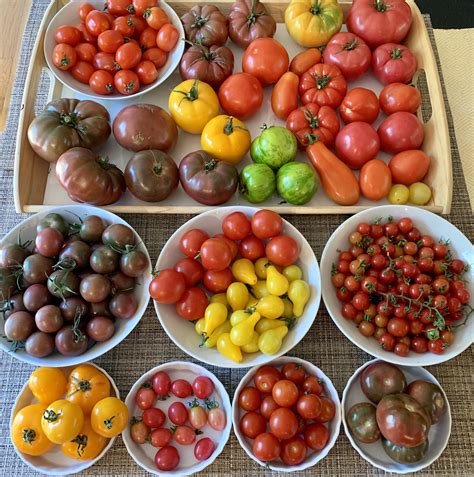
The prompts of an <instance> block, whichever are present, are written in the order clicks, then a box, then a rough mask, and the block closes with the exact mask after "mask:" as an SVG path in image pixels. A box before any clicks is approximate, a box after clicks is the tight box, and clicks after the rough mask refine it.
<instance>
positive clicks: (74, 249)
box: [59, 235, 91, 270]
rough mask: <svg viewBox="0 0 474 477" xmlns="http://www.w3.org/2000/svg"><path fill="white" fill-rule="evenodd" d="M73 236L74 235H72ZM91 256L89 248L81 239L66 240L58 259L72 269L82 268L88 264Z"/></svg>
mask: <svg viewBox="0 0 474 477" xmlns="http://www.w3.org/2000/svg"><path fill="white" fill-rule="evenodd" d="M73 237H76V236H75V235H73ZM90 256H91V248H90V246H89V245H87V244H86V243H85V242H83V241H82V240H75V241H73V242H71V241H68V242H67V243H66V244H65V245H64V247H63V249H62V250H61V253H60V254H59V259H60V260H61V261H65V262H66V263H69V264H70V266H69V268H73V269H74V270H83V269H84V268H86V267H87V266H88V265H89V258H90Z"/></svg>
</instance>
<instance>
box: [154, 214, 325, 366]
mask: <svg viewBox="0 0 474 477" xmlns="http://www.w3.org/2000/svg"><path fill="white" fill-rule="evenodd" d="M155 269H156V270H157V275H156V277H155V278H154V279H153V280H152V281H151V283H150V294H151V296H152V298H153V299H154V301H155V310H156V313H157V315H158V318H159V320H160V322H161V325H162V326H163V328H164V330H165V331H166V333H167V334H168V336H169V337H170V338H171V339H172V340H173V341H174V343H175V344H176V345H177V346H178V347H179V348H181V349H182V350H183V351H184V352H186V353H187V354H189V355H190V356H192V357H194V358H195V359H198V360H200V361H203V362H205V363H208V364H211V365H213V366H219V367H226V368H244V367H250V366H255V365H261V364H264V363H267V362H269V361H271V360H272V359H275V358H277V357H279V356H282V355H283V354H285V353H287V352H288V351H289V350H291V349H292V348H293V347H294V346H296V345H297V344H298V343H299V342H300V341H301V340H302V339H303V337H304V336H305V335H306V333H307V332H308V330H309V329H310V327H311V326H312V324H313V321H314V320H315V317H316V315H317V312H318V309H319V304H320V300H321V277H320V273H319V267H318V262H317V260H316V257H315V255H314V252H313V250H312V249H311V247H310V245H309V244H308V242H307V241H306V239H305V238H304V237H303V235H302V234H301V233H300V232H299V231H298V230H297V229H296V228H295V227H294V226H293V225H291V224H290V223H289V222H287V221H286V220H284V219H282V218H281V217H280V216H279V215H278V214H276V213H275V212H272V211H269V210H264V209H257V208H254V207H240V206H235V207H222V208H218V209H214V210H210V211H208V212H205V213H203V214H201V215H198V216H197V217H194V218H193V219H191V220H189V221H188V222H187V223H185V224H184V225H182V226H181V227H180V228H179V229H178V230H177V231H176V232H175V233H174V234H173V235H172V236H171V238H170V239H169V240H168V242H167V243H166V244H165V246H164V247H163V250H162V251H161V253H160V256H159V258H158V261H157V264H156V267H155Z"/></svg>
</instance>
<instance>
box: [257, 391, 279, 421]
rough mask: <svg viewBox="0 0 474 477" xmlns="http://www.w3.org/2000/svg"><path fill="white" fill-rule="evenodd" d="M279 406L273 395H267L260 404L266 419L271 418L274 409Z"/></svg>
mask: <svg viewBox="0 0 474 477" xmlns="http://www.w3.org/2000/svg"><path fill="white" fill-rule="evenodd" d="M278 408H279V406H278V404H277V403H276V402H275V400H274V399H273V398H272V396H266V397H265V398H264V399H263V401H262V403H261V404H260V412H261V414H262V416H263V417H264V418H265V419H267V420H268V419H270V416H271V415H272V413H273V411H276V410H277V409H278Z"/></svg>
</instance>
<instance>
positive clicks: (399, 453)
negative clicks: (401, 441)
mask: <svg viewBox="0 0 474 477" xmlns="http://www.w3.org/2000/svg"><path fill="white" fill-rule="evenodd" d="M382 445H383V449H384V451H385V452H386V453H387V455H388V456H389V457H390V458H391V459H393V460H394V461H395V462H400V463H401V464H408V465H410V464H415V463H416V462H419V461H420V460H421V459H423V457H424V456H425V455H426V452H427V451H428V447H429V443H428V439H426V440H425V441H424V442H422V443H421V444H420V445H419V446H416V447H403V446H397V445H396V444H394V443H393V442H390V441H389V440H388V439H385V438H382Z"/></svg>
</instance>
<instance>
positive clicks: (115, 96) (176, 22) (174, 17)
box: [43, 0, 185, 101]
mask: <svg viewBox="0 0 474 477" xmlns="http://www.w3.org/2000/svg"><path fill="white" fill-rule="evenodd" d="M74 3H75V2H74V1H69V2H66V3H65V4H64V5H63V6H62V7H61V8H60V9H59V10H58V11H57V12H56V13H55V15H54V16H53V18H52V19H51V21H50V22H49V24H48V26H47V28H46V32H45V35H44V41H43V54H44V58H45V61H46V64H47V67H48V69H49V70H50V71H51V72H52V74H53V75H54V77H55V78H56V80H57V81H59V82H60V83H61V84H62V85H63V86H66V87H67V88H69V89H71V90H72V91H74V93H75V94H80V95H84V96H87V99H90V98H94V99H99V100H105V101H118V100H127V99H131V98H138V97H139V96H142V95H143V94H146V93H149V92H150V91H152V90H153V89H155V88H156V87H157V86H160V85H161V84H163V83H164V82H165V81H166V80H167V79H168V78H169V77H170V76H171V75H172V74H173V73H174V72H175V70H176V68H177V67H178V65H179V62H180V61H181V57H182V56H183V53H184V47H185V45H184V42H183V41H181V39H182V38H184V36H185V34H184V27H183V24H182V23H181V19H180V18H179V15H178V14H177V13H176V12H175V11H174V9H173V8H171V7H170V6H169V5H168V3H167V2H165V1H163V0H159V2H158V3H159V5H160V7H162V8H163V9H164V10H165V11H166V13H167V14H168V16H169V17H170V20H171V23H172V25H173V26H175V27H176V28H177V29H178V31H179V40H178V43H177V44H176V46H175V48H177V52H178V53H179V55H178V56H177V60H176V61H175V63H176V64H174V62H173V63H171V64H170V67H169V68H170V69H169V72H168V74H167V75H164V76H160V77H159V78H157V79H156V80H155V81H154V82H153V83H151V84H148V85H140V90H139V91H137V92H136V93H134V94H130V95H128V96H127V95H123V94H119V93H116V92H115V93H112V94H111V95H101V94H98V93H95V92H94V91H92V89H90V87H89V90H90V91H88V92H83V91H79V90H78V89H76V87H75V86H74V85H72V84H70V83H69V82H65V81H64V80H63V79H62V78H61V77H60V75H59V74H58V72H57V71H56V70H57V68H56V67H55V66H54V64H53V62H52V61H51V53H52V52H49V51H46V40H47V38H50V37H51V36H52V35H53V32H52V25H53V23H54V21H55V20H58V19H59V18H60V17H61V14H64V12H63V10H64V9H65V8H68V9H72V5H74ZM102 4H103V2H102ZM78 20H79V17H78ZM141 88H143V89H141Z"/></svg>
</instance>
